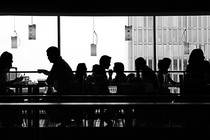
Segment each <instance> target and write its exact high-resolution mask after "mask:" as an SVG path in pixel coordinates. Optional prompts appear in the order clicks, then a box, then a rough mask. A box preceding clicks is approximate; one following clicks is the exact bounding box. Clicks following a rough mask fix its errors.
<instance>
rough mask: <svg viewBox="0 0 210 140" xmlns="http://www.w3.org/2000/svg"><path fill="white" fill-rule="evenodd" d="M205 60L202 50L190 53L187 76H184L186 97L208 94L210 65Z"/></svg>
mask: <svg viewBox="0 0 210 140" xmlns="http://www.w3.org/2000/svg"><path fill="white" fill-rule="evenodd" d="M204 59H205V57H204V53H203V51H202V50H201V49H194V50H192V52H191V53H190V56H189V60H188V65H187V69H186V74H185V76H184V94H185V95H189V94H190V95H193V94H196V95H201V94H208V92H207V83H208V82H209V79H210V78H209V76H210V75H209V70H210V64H209V62H208V61H205V60H204Z"/></svg>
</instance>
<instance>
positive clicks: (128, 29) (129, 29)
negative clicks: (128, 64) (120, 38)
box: [125, 17, 132, 41]
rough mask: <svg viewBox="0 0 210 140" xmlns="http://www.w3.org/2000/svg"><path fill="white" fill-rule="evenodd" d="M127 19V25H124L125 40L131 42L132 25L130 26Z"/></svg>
mask: <svg viewBox="0 0 210 140" xmlns="http://www.w3.org/2000/svg"><path fill="white" fill-rule="evenodd" d="M129 20H130V19H129V17H128V25H125V40H126V41H131V40H132V25H130V22H129Z"/></svg>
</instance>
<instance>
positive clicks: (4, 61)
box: [0, 51, 23, 127]
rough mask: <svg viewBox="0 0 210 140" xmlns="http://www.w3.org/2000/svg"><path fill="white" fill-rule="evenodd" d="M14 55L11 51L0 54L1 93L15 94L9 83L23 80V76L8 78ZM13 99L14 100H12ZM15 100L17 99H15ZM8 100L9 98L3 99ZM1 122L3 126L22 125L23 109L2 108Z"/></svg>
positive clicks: (0, 112)
mask: <svg viewBox="0 0 210 140" xmlns="http://www.w3.org/2000/svg"><path fill="white" fill-rule="evenodd" d="M12 62H13V55H12V54H11V53H10V52H7V51H5V52H3V53H2V54H1V56H0V94H1V95H13V94H14V92H13V91H12V90H11V89H9V85H11V84H13V83H15V82H21V81H22V80H23V77H20V78H16V79H15V80H10V81H8V80H7V73H8V72H9V70H10V68H11V67H12ZM12 101H13V100H12ZM15 101H17V100H16V99H15ZM2 102H7V100H5V101H2ZM0 114H1V115H0V122H1V125H2V126H3V127H14V126H15V125H18V126H20V125H21V123H22V120H21V110H17V109H11V110H10V109H7V108H5V109H2V110H0Z"/></svg>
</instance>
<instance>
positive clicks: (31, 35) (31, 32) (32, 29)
mask: <svg viewBox="0 0 210 140" xmlns="http://www.w3.org/2000/svg"><path fill="white" fill-rule="evenodd" d="M28 39H29V40H36V24H33V16H31V25H28Z"/></svg>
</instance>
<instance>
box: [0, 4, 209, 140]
mask: <svg viewBox="0 0 210 140" xmlns="http://www.w3.org/2000/svg"><path fill="white" fill-rule="evenodd" d="M152 3H153V2H152ZM152 3H149V2H140V3H137V2H136V1H131V2H129V1H127V2H123V4H122V2H118V3H117V2H116V3H113V2H111V1H103V2H102V1H98V2H72V3H71V2H70V3H69V2H65V1H59V2H58V1H42V2H29V3H22V2H18V1H17V2H16V1H15V2H12V4H11V3H9V2H6V3H5V4H3V5H1V8H0V16H23V17H26V16H28V17H30V16H33V17H36V16H40V17H45V16H47V17H56V21H57V23H56V33H57V36H56V37H57V38H56V39H55V40H56V43H54V46H57V47H58V48H59V49H61V50H62V45H63V44H62V43H63V42H62V35H61V34H60V31H61V28H60V27H61V26H60V20H61V18H62V17H68V16H71V17H80V16H81V17H86V16H87V17H88V16H89V17H92V16H94V17H115V16H117V17H124V16H126V17H132V16H133V17H135V16H148V17H154V18H155V17H156V16H162V17H166V16H168V17H170V16H180V17H184V16H196V17H199V16H203V17H205V16H207V17H208V16H209V15H210V8H209V7H208V6H207V5H205V4H203V3H202V4H197V3H196V4H189V3H188V4H183V3H181V2H180V3H178V2H177V1H173V2H170V4H169V2H167V4H166V3H163V2H160V1H159V2H154V3H153V4H152ZM208 18H209V17H208ZM2 22H3V21H2ZM12 22H14V21H12ZM208 23H210V20H209V21H208ZM153 26H155V23H154V24H153ZM31 28H33V27H32V26H31ZM91 28H92V27H91ZM209 28H210V26H208V27H207V29H209ZM183 31H185V30H184V29H183ZM18 32H19V31H18ZM124 32H125V31H123V33H124ZM153 33H154V34H155V32H153ZM188 34H189V33H188ZM188 36H189V35H188ZM208 36H210V35H208ZM123 37H124V35H123ZM29 38H30V37H29ZM32 38H33V35H32ZM99 38H100V36H99ZM154 38H155V37H154ZM93 42H94V41H93ZM131 42H132V41H131ZM154 42H155V41H154ZM134 44H135V43H134ZM207 44H208V43H207ZM9 45H10V44H9ZM155 45H156V44H155V43H153V44H152V46H153V47H154V48H155ZM128 46H129V45H128ZM186 46H187V45H186ZM46 47H49V46H46ZM208 47H210V46H208V45H207V48H208ZM154 48H153V51H152V55H153V57H152V59H154V60H152V63H151V68H152V69H153V70H154V71H155V72H156V74H157V72H158V67H157V63H158V59H159V58H156V54H155V53H156V52H155V50H156V49H154ZM207 48H206V49H207ZM190 49H191V50H190V52H191V51H192V50H193V49H194V48H193V47H192V48H190ZM196 49H197V47H196ZM200 49H201V48H200ZM207 50H209V51H205V57H206V58H207V60H208V62H210V55H209V54H208V53H209V52H210V49H207ZM14 52H15V51H14ZM43 52H44V53H45V52H46V48H45V50H43ZM134 52H135V50H134ZM87 53H88V54H89V52H87ZM181 53H182V52H181ZM19 54H20V53H19ZM139 54H140V55H141V53H139ZM20 55H21V54H20ZM28 55H30V54H28ZM40 55H41V54H40ZM169 56H172V58H174V56H173V53H172V55H169ZM16 57H18V55H16ZM79 57H81V56H79ZM136 57H137V56H133V58H132V60H131V61H133V62H132V63H133V65H132V63H131V64H130V63H128V64H127V65H126V68H127V69H126V72H127V73H130V72H131V73H135V72H136V71H135V66H134V59H135V58H136ZM142 57H144V56H142ZM163 57H164V56H163ZM188 57H189V55H188V56H187V59H188ZM149 58H150V57H148V59H147V64H149ZM98 59H99V57H98ZM46 60H47V58H46ZM114 60H115V59H114ZM180 60H181V61H182V63H184V59H183V60H182V59H180ZM13 61H14V63H15V59H14V60H13ZM44 61H45V60H43V62H44ZM97 61H98V60H97ZM181 61H180V62H181ZM126 62H127V61H126ZM178 62H179V61H178ZM40 63H42V62H41V61H40ZM129 64H130V65H131V67H129V66H130V65H129ZM172 64H173V68H174V62H173V63H172ZM179 64H180V63H179ZM31 65H33V64H31ZM44 65H45V64H44ZM70 65H71V64H70ZM113 65H114V64H113ZM50 67H51V65H49V67H47V68H48V69H50ZM35 68H37V69H32V70H31V69H29V70H28V69H27V70H22V69H21V70H20V69H19V68H18V67H12V69H11V71H10V72H9V76H10V77H9V79H13V78H17V77H19V76H23V77H24V79H23V81H22V82H21V84H19V83H18V84H13V85H10V89H12V90H13V91H14V93H15V94H14V95H0V109H1V114H2V112H4V114H7V113H5V112H8V114H7V115H6V116H7V117H8V115H9V113H11V112H12V113H11V114H14V113H16V115H17V114H18V115H17V117H16V118H15V119H14V117H13V120H12V121H11V122H13V121H16V122H14V123H12V125H9V126H3V123H2V122H1V125H0V131H1V133H3V134H4V135H5V136H6V137H10V138H13V139H34V140H35V139H37V140H38V139H49V137H51V138H57V139H70V138H71V137H72V136H74V137H77V138H97V139H98V138H102V137H104V138H112V137H116V138H123V137H124V136H128V137H130V138H132V137H134V136H135V137H145V136H146V137H154V135H153V134H155V138H158V137H159V138H169V137H171V136H173V137H177V138H180V137H183V135H185V136H186V137H189V136H191V135H193V134H192V133H193V132H197V130H198V129H200V130H202V131H203V132H202V134H203V133H204V134H206V133H207V132H208V130H209V128H210V121H209V120H210V119H209V117H210V116H209V115H210V110H209V107H210V96H209V95H208V93H210V84H209V83H207V84H206V85H205V88H206V89H205V90H204V91H203V93H204V92H205V94H200V92H201V89H198V90H197V91H196V90H195V91H193V90H190V93H191V92H192V93H193V94H192V95H190V93H189V91H185V86H186V85H187V84H186V83H185V80H186V79H185V75H186V71H185V69H184V66H182V68H181V69H178V68H177V69H175V70H174V69H173V68H171V69H170V70H169V73H171V74H173V73H175V74H176V76H173V78H174V77H177V79H176V80H177V82H178V84H175V85H170V95H165V94H160V95H159V94H156V92H155V94H154V93H153V92H151V91H148V92H147V91H145V87H141V86H139V85H137V84H136V83H135V84H132V85H130V84H127V83H123V84H109V85H108V86H107V87H106V88H107V90H108V94H107V95H106V94H99V95H97V94H98V92H100V90H96V91H94V93H91V94H88V93H90V91H88V90H87V89H83V88H81V87H79V86H78V85H74V90H73V92H74V93H73V94H64V95H58V94H50V95H48V94H49V93H48V92H50V88H49V87H48V85H47V84H46V81H45V80H46V77H45V76H43V77H41V78H40V77H39V79H38V80H37V81H34V80H32V81H31V80H30V79H29V77H28V76H25V75H30V74H31V75H39V76H40V74H38V69H39V67H36V66H35ZM75 68H76V65H75ZM75 68H73V72H75ZM106 72H107V75H109V71H108V70H107V71H106ZM91 73H92V71H91V69H88V74H91ZM177 73H178V74H177ZM23 74H24V75H23ZM83 84H84V83H83ZM194 86H195V85H194ZM190 87H193V85H190ZM98 88H99V89H102V88H103V87H100V86H99V87H98ZM52 90H55V89H53V88H52ZM91 92H92V91H91ZM136 92H138V93H142V94H140V95H139V94H137V93H136ZM185 92H188V94H187V95H185V94H183V93H185ZM198 92H199V94H196V93H198ZM121 93H122V94H121ZM143 93H147V94H143ZM158 93H159V92H158ZM182 94H183V95H182ZM109 111H110V112H111V114H112V116H111V118H109V119H110V120H109V121H111V122H112V125H111V126H109V124H108V121H106V117H105V118H104V114H105V115H106V113H104V112H109ZM51 115H52V116H51ZM3 116H4V115H3ZM1 118H2V117H1ZM7 119H8V120H9V119H10V118H9V117H8V118H7ZM0 121H1V120H0ZM19 121H20V123H19ZM17 122H18V123H17ZM189 130H190V132H188V131H189ZM78 132H79V133H78ZM11 133H12V134H13V135H11ZM80 133H84V134H85V135H83V134H80ZM194 134H195V133H194ZM197 134H198V133H197ZM199 136H200V133H199ZM205 136H206V135H205ZM28 137H30V138H28Z"/></svg>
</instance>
